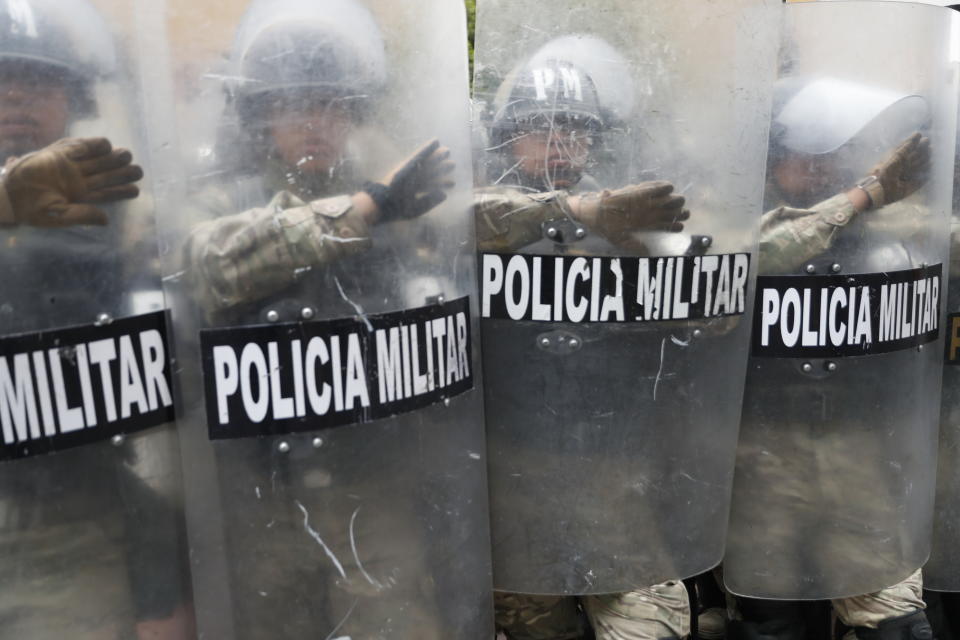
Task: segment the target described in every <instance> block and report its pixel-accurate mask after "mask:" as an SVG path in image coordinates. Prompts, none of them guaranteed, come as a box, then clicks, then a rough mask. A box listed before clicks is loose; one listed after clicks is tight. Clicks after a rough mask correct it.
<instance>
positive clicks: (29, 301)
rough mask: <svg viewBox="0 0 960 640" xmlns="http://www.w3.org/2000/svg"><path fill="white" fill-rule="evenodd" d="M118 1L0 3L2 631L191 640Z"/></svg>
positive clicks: (133, 56)
mask: <svg viewBox="0 0 960 640" xmlns="http://www.w3.org/2000/svg"><path fill="white" fill-rule="evenodd" d="M131 9H132V5H128V4H127V3H111V4H110V7H109V8H108V7H106V6H104V7H103V11H102V12H100V11H98V10H97V9H96V8H95V7H94V6H93V5H91V4H89V3H88V2H86V1H85V0H69V1H61V0H56V1H53V0H50V1H46V0H21V1H17V2H15V1H13V0H11V1H9V2H3V3H2V4H0V152H2V156H3V158H4V159H5V161H6V162H5V169H4V174H3V178H2V191H3V198H2V199H3V203H2V205H0V208H2V209H3V224H2V227H0V243H2V250H0V272H2V273H3V283H2V285H0V291H2V304H0V336H2V337H0V425H2V439H0V619H2V620H3V633H2V635H4V636H5V637H18V638H36V639H38V640H47V639H52V638H63V637H71V638H82V639H86V640H95V639H102V638H119V637H123V638H135V637H144V638H145V637H156V636H157V635H158V634H159V635H162V636H163V637H170V638H184V639H186V638H192V637H193V631H192V629H191V627H192V620H191V615H190V613H189V610H190V607H189V603H188V601H189V578H188V577H187V565H186V548H185V531H184V521H183V513H182V500H181V487H180V475H179V472H180V462H179V458H178V444H177V438H176V432H175V430H174V428H173V424H172V422H171V420H172V417H173V398H172V389H171V375H170V366H169V364H168V357H169V355H170V354H169V350H168V346H167V339H166V330H165V315H164V311H163V297H162V293H161V285H160V271H159V268H158V246H157V239H156V234H155V228H154V225H153V217H154V216H153V209H154V189H153V188H152V181H151V169H152V167H151V163H150V162H149V157H148V155H149V154H148V153H147V149H146V145H145V143H144V130H143V125H142V114H141V113H140V111H139V101H140V96H141V86H142V84H143V81H144V78H143V77H142V75H141V73H140V71H141V69H140V67H139V60H138V58H137V52H138V48H137V26H136V25H135V23H134V21H133V20H132V13H131ZM63 138H69V140H65V141H64V140H60V139H63ZM58 140H60V141H59V142H58ZM124 148H126V149H129V150H132V160H131V153H130V151H123V149H124ZM138 165H139V167H142V168H143V171H144V172H146V174H147V176H148V177H147V179H144V180H140V179H139V178H140V176H141V174H142V171H141V169H140V168H139V167H138Z"/></svg>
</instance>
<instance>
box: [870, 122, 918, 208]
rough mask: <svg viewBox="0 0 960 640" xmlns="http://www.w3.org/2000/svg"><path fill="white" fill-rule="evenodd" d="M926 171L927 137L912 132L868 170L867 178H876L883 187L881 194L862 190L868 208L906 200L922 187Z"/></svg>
mask: <svg viewBox="0 0 960 640" xmlns="http://www.w3.org/2000/svg"><path fill="white" fill-rule="evenodd" d="M929 171H930V138H925V137H923V136H921V135H920V134H919V133H915V134H913V135H912V136H910V137H909V138H907V139H906V140H904V141H903V142H902V143H901V144H900V146H898V147H897V148H896V149H894V150H893V151H892V152H891V153H890V155H889V156H887V157H886V158H885V159H884V160H883V162H881V163H880V164H878V165H877V166H876V167H874V168H873V169H871V170H870V175H874V176H876V177H877V181H878V182H879V183H880V186H881V187H882V188H883V192H882V193H877V192H876V191H874V190H871V189H870V188H869V187H868V188H866V189H865V191H866V192H867V194H868V195H869V196H870V201H871V202H870V204H871V206H872V207H873V208H877V207H882V206H883V205H885V204H890V203H892V202H897V201H898V200H902V199H903V198H906V197H907V196H909V195H910V194H912V193H913V192H914V191H916V190H917V189H919V188H920V187H922V186H923V185H924V183H925V182H926V181H927V178H928V174H929ZM878 200H879V202H878Z"/></svg>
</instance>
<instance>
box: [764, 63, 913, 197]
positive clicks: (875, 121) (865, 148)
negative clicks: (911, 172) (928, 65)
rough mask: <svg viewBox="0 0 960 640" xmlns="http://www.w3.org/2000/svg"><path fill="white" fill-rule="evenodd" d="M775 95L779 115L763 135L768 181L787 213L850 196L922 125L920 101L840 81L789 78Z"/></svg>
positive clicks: (892, 92) (905, 95) (876, 88)
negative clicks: (790, 208) (766, 135)
mask: <svg viewBox="0 0 960 640" xmlns="http://www.w3.org/2000/svg"><path fill="white" fill-rule="evenodd" d="M777 91H778V92H779V93H780V94H781V95H780V99H781V101H782V107H781V108H780V109H779V111H778V112H777V115H776V117H775V118H774V122H773V127H772V131H771V140H772V141H771V151H770V160H769V162H768V165H769V175H770V176H771V178H772V180H773V185H774V186H775V187H776V190H777V192H778V195H779V196H780V197H781V198H783V199H784V201H785V202H784V203H785V204H789V205H790V206H795V207H806V206H811V205H813V204H815V203H817V202H819V201H821V200H825V199H826V198H829V197H831V196H833V195H836V194H837V193H842V192H843V191H845V190H846V189H849V188H851V187H852V186H853V185H854V184H855V183H856V182H857V180H859V179H860V178H862V177H863V176H865V175H867V174H868V173H869V172H870V171H871V169H872V167H874V166H875V165H876V164H877V163H878V162H880V161H881V160H883V159H884V158H885V157H886V156H887V154H889V153H890V152H891V151H892V150H893V149H895V148H896V147H897V145H899V144H900V143H901V142H903V141H904V140H905V139H906V138H908V137H909V136H910V135H911V134H913V133H915V132H918V131H923V130H924V129H925V127H926V126H927V125H928V122H929V108H928V106H927V103H926V100H924V98H922V97H921V96H917V95H908V94H905V93H902V92H896V91H891V90H887V89H883V88H879V87H873V86H866V85H862V84H858V83H853V82H850V81H847V80H840V79H836V78H829V77H826V78H817V79H813V80H803V79H798V78H790V79H786V80H781V81H780V82H779V86H778V87H777ZM768 204H769V206H770V207H773V206H776V205H777V204H781V203H776V202H771V203H768Z"/></svg>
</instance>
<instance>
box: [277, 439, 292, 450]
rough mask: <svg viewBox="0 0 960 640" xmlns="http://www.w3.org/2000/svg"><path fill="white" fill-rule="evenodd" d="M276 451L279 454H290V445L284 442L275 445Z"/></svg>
mask: <svg viewBox="0 0 960 640" xmlns="http://www.w3.org/2000/svg"><path fill="white" fill-rule="evenodd" d="M277 451H279V452H280V453H290V443H289V442H287V441H286V440H284V441H282V442H281V443H280V444H278V445H277Z"/></svg>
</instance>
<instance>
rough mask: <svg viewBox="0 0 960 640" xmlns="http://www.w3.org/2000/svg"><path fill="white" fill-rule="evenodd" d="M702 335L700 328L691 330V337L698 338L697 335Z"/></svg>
mask: <svg viewBox="0 0 960 640" xmlns="http://www.w3.org/2000/svg"><path fill="white" fill-rule="evenodd" d="M702 335H703V331H701V330H700V329H694V330H693V337H694V338H699V337H700V336H702Z"/></svg>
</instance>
